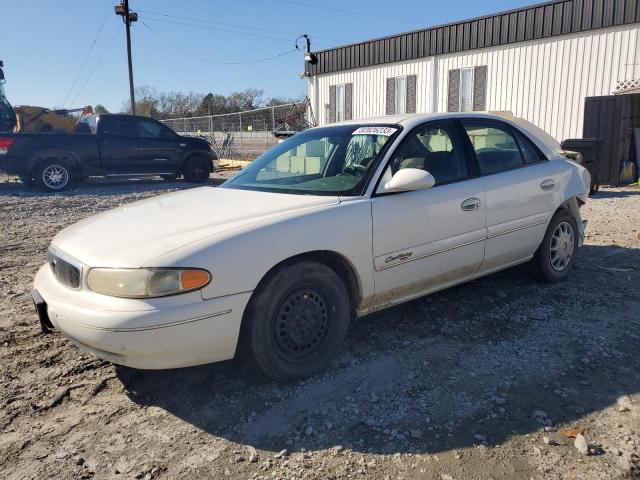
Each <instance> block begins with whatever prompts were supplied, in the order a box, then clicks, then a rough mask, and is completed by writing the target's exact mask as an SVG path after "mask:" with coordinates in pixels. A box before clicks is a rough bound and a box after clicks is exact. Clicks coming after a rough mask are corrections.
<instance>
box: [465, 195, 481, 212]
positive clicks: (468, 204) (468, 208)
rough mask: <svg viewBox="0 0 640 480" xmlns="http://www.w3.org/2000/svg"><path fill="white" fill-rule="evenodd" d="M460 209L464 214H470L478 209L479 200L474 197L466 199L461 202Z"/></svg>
mask: <svg viewBox="0 0 640 480" xmlns="http://www.w3.org/2000/svg"><path fill="white" fill-rule="evenodd" d="M460 208H461V209H462V210H464V211H465V212H472V211H474V210H477V209H478V208H480V199H479V198H475V197H472V198H467V199H466V200H465V201H464V202H462V205H460Z"/></svg>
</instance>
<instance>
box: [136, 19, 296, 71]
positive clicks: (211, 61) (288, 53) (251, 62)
mask: <svg viewBox="0 0 640 480" xmlns="http://www.w3.org/2000/svg"><path fill="white" fill-rule="evenodd" d="M141 23H142V25H144V26H145V27H147V29H148V30H149V31H150V32H151V33H153V34H154V35H155V36H157V37H159V38H164V37H162V35H160V34H159V33H157V32H156V31H154V30H153V29H152V28H151V27H150V26H149V25H147V24H146V23H145V22H144V21H142V20H141ZM297 51H298V50H297V49H296V48H293V49H291V50H287V51H285V52H281V53H278V54H276V55H272V56H270V57H264V58H257V59H254V60H246V61H242V62H231V61H224V60H211V59H210V58H205V57H200V56H197V55H193V54H191V53H188V52H186V51H183V50H180V52H181V53H182V54H183V55H185V56H187V57H191V58H193V59H195V60H199V61H201V62H206V63H213V64H216V65H252V64H255V63H260V62H266V61H269V60H275V59H276V58H280V57H284V56H286V55H291V54H292V53H295V52H297Z"/></svg>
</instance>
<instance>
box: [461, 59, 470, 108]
mask: <svg viewBox="0 0 640 480" xmlns="http://www.w3.org/2000/svg"><path fill="white" fill-rule="evenodd" d="M460 111H461V112H472V111H473V68H463V69H461V70H460Z"/></svg>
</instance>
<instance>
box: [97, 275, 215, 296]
mask: <svg viewBox="0 0 640 480" xmlns="http://www.w3.org/2000/svg"><path fill="white" fill-rule="evenodd" d="M210 281H211V274H210V273H209V272H207V271H206V270H201V269H195V268H189V269H179V268H92V269H91V270H89V275H88V276H87V283H88V285H89V288H90V289H91V290H93V291H94V292H96V293H101V294H103V295H110V296H112V297H124V298H151V297H164V296H166V295H175V294H177V293H184V292H190V291H192V290H197V289H198V288H202V287H204V286H205V285H207V284H208V283H209V282H210Z"/></svg>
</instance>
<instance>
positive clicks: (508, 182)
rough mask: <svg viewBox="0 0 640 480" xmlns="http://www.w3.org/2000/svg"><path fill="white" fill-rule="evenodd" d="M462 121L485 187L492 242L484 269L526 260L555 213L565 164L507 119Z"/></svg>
mask: <svg viewBox="0 0 640 480" xmlns="http://www.w3.org/2000/svg"><path fill="white" fill-rule="evenodd" d="M462 123H463V126H464V129H465V131H466V132H467V134H468V136H469V139H470V140H471V143H472V145H473V148H474V150H475V152H476V157H477V163H478V165H479V167H480V172H481V174H482V180H483V183H484V190H485V191H486V207H487V243H486V247H485V255H484V261H483V263H482V267H481V270H480V271H481V272H490V271H492V270H496V269H499V268H501V267H504V266H506V265H510V264H514V263H518V262H521V261H524V260H527V259H528V258H530V257H531V256H532V255H533V254H534V253H535V251H536V249H537V248H538V245H540V242H541V241H542V238H543V237H544V233H545V231H546V228H547V224H548V222H549V220H550V218H551V216H552V215H553V213H554V209H555V205H556V200H555V198H554V192H555V191H557V187H558V186H559V182H561V180H562V179H561V178H560V177H561V168H560V167H561V166H560V165H559V163H558V164H556V163H555V162H549V161H547V160H546V158H545V157H544V156H543V155H542V153H541V152H540V151H539V150H538V149H537V147H535V145H534V144H533V143H532V142H531V141H530V140H529V139H527V138H526V137H525V136H524V135H523V134H522V133H521V132H519V131H517V130H516V129H513V128H511V127H510V126H509V125H508V124H505V123H503V122H500V121H494V120H479V119H469V120H463V121H462ZM555 167H558V168H555Z"/></svg>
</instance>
